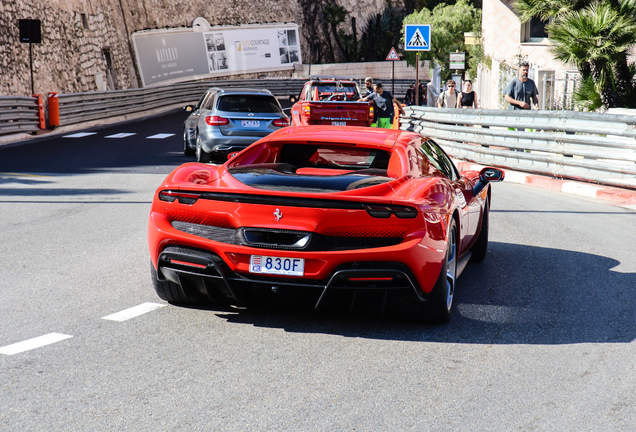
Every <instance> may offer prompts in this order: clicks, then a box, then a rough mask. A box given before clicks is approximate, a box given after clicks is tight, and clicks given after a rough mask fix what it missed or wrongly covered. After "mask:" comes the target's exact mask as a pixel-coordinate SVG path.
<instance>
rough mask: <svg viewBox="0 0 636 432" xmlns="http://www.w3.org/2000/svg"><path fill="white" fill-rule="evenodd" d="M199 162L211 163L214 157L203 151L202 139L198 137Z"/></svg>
mask: <svg viewBox="0 0 636 432" xmlns="http://www.w3.org/2000/svg"><path fill="white" fill-rule="evenodd" d="M196 152H197V162H199V163H210V161H211V160H212V156H211V155H210V153H208V152H206V151H205V150H203V147H202V146H201V138H200V137H199V136H198V135H197V149H196Z"/></svg>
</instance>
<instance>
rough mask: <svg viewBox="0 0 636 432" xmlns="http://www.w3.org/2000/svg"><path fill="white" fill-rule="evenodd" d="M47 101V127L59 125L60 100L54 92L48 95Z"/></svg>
mask: <svg viewBox="0 0 636 432" xmlns="http://www.w3.org/2000/svg"><path fill="white" fill-rule="evenodd" d="M48 99H49V126H52V127H55V126H59V125H60V100H59V98H58V97H57V93H56V92H49V93H48Z"/></svg>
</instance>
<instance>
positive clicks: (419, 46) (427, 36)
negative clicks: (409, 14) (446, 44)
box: [404, 24, 431, 51]
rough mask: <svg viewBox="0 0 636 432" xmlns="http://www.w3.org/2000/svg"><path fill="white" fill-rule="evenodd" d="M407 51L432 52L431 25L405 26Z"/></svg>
mask: <svg viewBox="0 0 636 432" xmlns="http://www.w3.org/2000/svg"><path fill="white" fill-rule="evenodd" d="M404 34H405V38H404V39H405V44H404V50H405V51H430V50H431V25H430V24H406V25H405V32H404Z"/></svg>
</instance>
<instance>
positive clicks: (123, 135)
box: [104, 132, 137, 138]
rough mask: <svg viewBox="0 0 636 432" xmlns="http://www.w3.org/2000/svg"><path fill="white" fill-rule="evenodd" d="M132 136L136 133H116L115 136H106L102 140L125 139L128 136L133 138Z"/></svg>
mask: <svg viewBox="0 0 636 432" xmlns="http://www.w3.org/2000/svg"><path fill="white" fill-rule="evenodd" d="M133 135H137V134H136V133H126V132H122V133H118V134H115V135H108V136H107V137H104V138H126V137H129V136H133Z"/></svg>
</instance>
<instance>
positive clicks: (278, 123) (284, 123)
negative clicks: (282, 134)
mask: <svg viewBox="0 0 636 432" xmlns="http://www.w3.org/2000/svg"><path fill="white" fill-rule="evenodd" d="M272 124H273V125H274V126H276V127H287V126H289V119H288V118H279V119H276V120H274V121H273V122H272Z"/></svg>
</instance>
